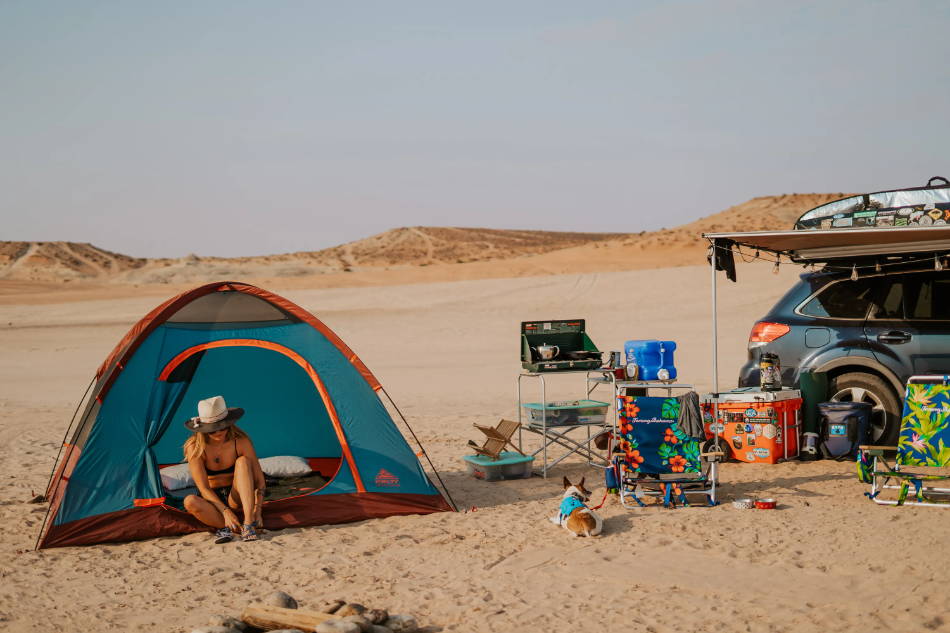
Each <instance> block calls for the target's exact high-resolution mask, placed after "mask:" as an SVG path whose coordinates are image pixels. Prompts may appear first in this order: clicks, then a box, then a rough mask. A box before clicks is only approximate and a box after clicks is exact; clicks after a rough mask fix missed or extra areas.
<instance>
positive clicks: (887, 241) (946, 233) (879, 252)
mask: <svg viewBox="0 0 950 633" xmlns="http://www.w3.org/2000/svg"><path fill="white" fill-rule="evenodd" d="M703 237H704V238H706V239H707V240H709V241H710V242H712V243H713V244H717V245H719V246H725V245H726V244H730V243H731V244H736V245H738V246H744V247H747V248H750V249H756V250H760V251H768V252H771V253H775V254H776V255H784V256H786V257H788V258H789V259H791V260H792V261H795V262H803V263H804V262H816V263H817V262H827V261H832V260H840V259H856V258H861V257H874V256H889V255H910V254H914V253H917V254H940V253H946V252H950V225H944V226H928V227H920V228H916V227H894V228H879V227H878V228H861V229H827V230H822V229H817V230H810V231H809V230H804V231H803V230H792V231H749V232H736V233H703Z"/></svg>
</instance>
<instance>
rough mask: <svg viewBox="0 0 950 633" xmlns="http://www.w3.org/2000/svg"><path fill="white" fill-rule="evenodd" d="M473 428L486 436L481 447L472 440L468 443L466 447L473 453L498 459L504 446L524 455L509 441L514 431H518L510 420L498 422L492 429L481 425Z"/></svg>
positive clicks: (475, 425) (516, 426)
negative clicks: (473, 451) (473, 450)
mask: <svg viewBox="0 0 950 633" xmlns="http://www.w3.org/2000/svg"><path fill="white" fill-rule="evenodd" d="M473 426H474V427H475V428H476V429H478V430H479V431H481V432H482V433H484V434H485V435H486V436H487V437H486V439H485V443H484V444H482V445H481V446H479V445H478V444H476V443H475V442H473V441H472V440H469V441H468V445H469V446H471V447H472V448H473V449H475V452H476V453H478V454H479V455H485V456H486V457H491V458H492V459H498V457H499V456H500V455H501V451H502V450H504V448H505V446H511V448H513V449H515V450H516V451H518V452H519V453H521V454H522V455H524V453H522V452H521V449H519V448H518V447H517V446H515V445H514V444H513V443H512V441H511V436H512V435H514V433H515V431H517V430H518V423H517V422H512V421H511V420H499V421H498V424H497V425H495V426H493V427H492V426H482V425H481V424H474V425H473Z"/></svg>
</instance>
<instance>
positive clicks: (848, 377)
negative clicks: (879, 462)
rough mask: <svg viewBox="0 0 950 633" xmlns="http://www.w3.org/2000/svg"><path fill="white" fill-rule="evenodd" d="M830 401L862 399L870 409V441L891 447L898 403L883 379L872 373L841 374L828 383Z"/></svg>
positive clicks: (897, 426) (894, 440)
mask: <svg viewBox="0 0 950 633" xmlns="http://www.w3.org/2000/svg"><path fill="white" fill-rule="evenodd" d="M828 393H829V395H830V396H831V397H830V398H829V400H831V401H832V402H866V403H868V404H870V405H871V406H872V407H874V408H873V409H872V410H871V443H872V444H885V445H888V446H893V445H896V444H897V434H898V432H899V431H900V419H901V402H900V399H899V398H898V397H897V396H896V395H894V391H893V390H892V389H891V388H890V386H889V385H888V384H887V383H885V382H884V381H883V380H881V379H880V378H878V377H877V376H874V375H873V374H865V373H863V372H855V373H850V374H841V375H840V376H837V377H836V378H833V379H832V380H831V381H830V384H829V385H828Z"/></svg>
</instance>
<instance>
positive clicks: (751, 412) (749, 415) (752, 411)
mask: <svg viewBox="0 0 950 633" xmlns="http://www.w3.org/2000/svg"><path fill="white" fill-rule="evenodd" d="M745 417H747V418H754V417H755V409H746V410H745Z"/></svg>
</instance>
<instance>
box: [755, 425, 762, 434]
mask: <svg viewBox="0 0 950 633" xmlns="http://www.w3.org/2000/svg"><path fill="white" fill-rule="evenodd" d="M755 434H756V435H762V425H761V424H756V425H755Z"/></svg>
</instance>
